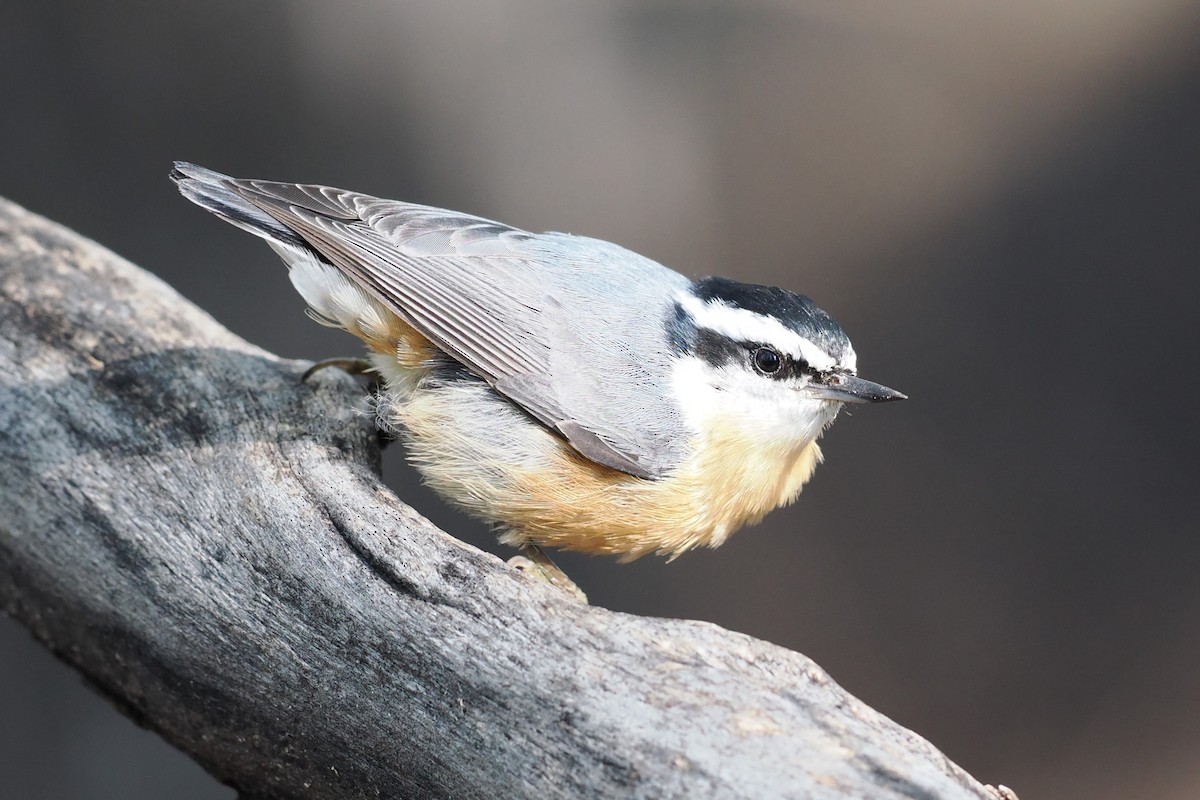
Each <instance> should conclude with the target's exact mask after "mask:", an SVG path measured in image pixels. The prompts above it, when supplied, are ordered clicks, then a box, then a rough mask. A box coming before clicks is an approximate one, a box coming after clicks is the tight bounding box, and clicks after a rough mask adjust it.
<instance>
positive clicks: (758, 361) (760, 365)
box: [754, 347, 783, 375]
mask: <svg viewBox="0 0 1200 800" xmlns="http://www.w3.org/2000/svg"><path fill="white" fill-rule="evenodd" d="M782 366H783V359H782V358H781V357H780V355H779V353H777V352H775V351H774V350H772V349H771V348H770V347H760V348H758V349H757V350H755V351H754V368H755V369H757V370H758V371H759V372H761V373H763V374H764V375H774V374H775V373H776V372H779V370H780V368H781V367H782Z"/></svg>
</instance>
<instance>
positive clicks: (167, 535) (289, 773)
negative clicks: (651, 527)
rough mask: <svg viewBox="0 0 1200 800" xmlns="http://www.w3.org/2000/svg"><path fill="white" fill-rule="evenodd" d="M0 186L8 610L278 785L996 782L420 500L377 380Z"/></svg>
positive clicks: (238, 780) (827, 684) (182, 733)
mask: <svg viewBox="0 0 1200 800" xmlns="http://www.w3.org/2000/svg"><path fill="white" fill-rule="evenodd" d="M304 366H305V365H304V364H300V363H296V362H291V361H285V360H281V359H279V358H277V357H275V356H272V355H271V354H269V353H265V352H263V351H262V350H259V349H257V348H255V347H253V346H251V345H249V344H247V343H245V342H243V341H241V340H240V339H238V338H237V337H235V336H233V335H232V334H230V333H229V332H227V331H226V330H224V329H223V328H221V327H220V326H219V325H218V324H217V323H216V322H214V321H213V320H212V319H210V318H209V317H208V316H206V315H205V314H204V313H202V312H201V311H199V310H197V309H196V308H195V307H193V306H191V305H190V304H189V303H187V302H186V301H184V300H183V299H182V298H180V297H179V296H178V295H177V294H176V293H175V292H173V291H172V290H171V289H170V288H168V287H167V286H165V285H164V284H163V283H162V282H160V281H159V280H157V279H156V278H154V277H152V276H151V275H149V274H147V273H145V272H143V271H141V270H139V269H138V268H136V267H134V266H133V265H131V264H129V263H127V262H125V261H123V260H121V259H120V258H118V257H116V256H114V255H112V254H111V253H109V252H107V251H106V250H104V249H103V248H101V247H99V246H98V245H96V244H94V243H92V242H89V241H87V240H85V239H82V238H80V237H79V236H77V235H75V234H73V233H71V232H70V231H67V230H64V229H62V228H60V227H58V226H56V225H53V224H51V223H49V222H47V221H45V220H43V219H41V218H39V217H37V216H35V215H32V214H30V213H28V212H26V211H24V210H22V209H20V208H18V207H16V206H13V205H11V204H8V203H5V202H4V201H0V605H2V607H3V609H4V610H5V611H6V612H7V613H9V614H11V615H13V616H15V617H16V618H17V619H19V620H20V621H21V622H23V623H24V624H25V625H26V626H28V627H29V629H30V630H31V631H32V632H33V633H34V635H35V636H36V637H37V638H38V639H39V640H40V641H41V642H42V643H43V644H44V645H45V646H47V647H48V648H50V649H51V650H53V651H54V652H55V653H57V654H58V655H59V656H60V657H61V658H62V659H64V660H65V661H67V662H68V663H70V664H72V665H73V666H74V667H75V668H76V669H78V670H79V671H80V672H81V673H83V674H84V675H86V676H87V678H88V679H89V680H90V681H91V682H92V683H93V684H94V685H95V686H96V687H98V688H99V689H100V690H101V691H102V692H104V693H105V694H107V695H108V696H109V697H110V698H111V699H112V700H113V701H114V702H115V703H116V705H117V706H118V707H119V708H120V709H121V710H122V711H123V712H124V713H126V714H128V715H129V716H130V717H132V718H133V719H135V720H136V721H138V722H139V723H140V724H142V725H145V726H146V727H148V728H150V729H152V730H155V731H157V732H158V733H160V734H161V735H162V736H163V737H165V738H166V739H167V740H169V741H170V742H172V743H173V744H175V745H176V746H178V747H179V748H181V749H182V750H184V751H185V752H187V753H189V754H190V755H191V756H192V757H194V758H195V759H196V760H197V761H199V762H200V763H201V764H202V765H203V766H204V767H205V768H206V769H207V770H208V771H209V772H211V773H212V774H213V775H214V776H216V777H217V778H218V779H219V780H221V781H223V782H225V783H227V784H229V785H230V786H233V787H235V788H237V789H238V790H240V791H242V792H243V793H245V794H246V795H252V796H255V797H261V798H350V797H372V798H374V797H389V798H425V797H454V798H471V797H477V798H488V799H489V800H491V799H493V798H516V797H536V798H549V797H570V798H601V797H613V798H629V797H644V798H660V797H685V798H704V797H720V798H768V797H797V798H800V797H803V798H833V797H838V798H841V797H868V798H898V797H908V798H984V797H988V796H989V795H988V794H987V793H986V792H985V789H984V787H982V786H981V785H979V784H978V783H977V782H975V781H974V780H973V779H972V778H971V777H969V776H968V775H967V774H966V773H964V772H963V771H962V770H961V769H959V768H958V767H956V766H955V765H954V764H952V763H950V761H949V760H948V759H946V757H945V756H943V755H942V754H941V753H939V752H938V751H937V750H936V749H934V748H933V747H932V746H931V745H930V744H929V743H927V742H926V741H924V740H923V739H921V738H920V737H919V736H917V735H915V734H913V733H911V732H909V731H907V730H905V729H903V728H901V727H900V726H898V725H896V724H895V723H893V722H891V721H890V720H888V719H886V718H885V717H883V716H881V715H880V714H878V713H876V712H874V711H872V710H871V709H870V708H868V707H866V706H865V705H863V704H862V703H861V702H859V701H858V700H856V699H854V698H853V697H850V696H849V695H847V694H846V693H845V692H844V691H843V690H842V689H841V688H840V687H838V686H837V685H836V684H834V683H833V682H832V681H831V680H830V679H829V677H828V676H827V675H826V674H825V673H824V672H822V671H821V670H820V669H819V668H818V667H817V666H816V665H814V664H813V663H812V662H811V661H809V660H808V659H807V658H805V657H804V656H801V655H799V654H797V653H792V652H789V651H787V650H784V649H782V648H779V647H776V646H773V645H770V644H767V643H765V642H760V641H756V640H754V639H751V638H749V637H747V636H743V635H740V634H736V633H730V632H728V631H725V630H722V629H720V628H717V627H715V626H713V625H709V624H703V623H698V622H687V621H679V620H664V619H643V618H637V617H633V616H629V615H625V614H617V613H612V612H609V611H606V610H604V609H600V608H592V607H588V606H585V605H581V604H578V603H576V602H574V601H572V600H570V599H568V598H567V597H566V596H565V595H563V594H562V593H560V592H558V591H557V590H554V589H552V588H550V587H548V586H544V585H541V584H538V583H536V582H534V581H532V580H531V579H529V578H527V577H526V576H523V575H521V574H519V573H517V572H516V571H514V570H512V569H509V568H508V567H506V566H505V565H504V564H503V563H502V562H501V561H500V560H498V559H497V558H495V557H493V556H490V555H487V554H484V553H481V552H479V551H477V550H475V549H473V548H471V547H468V546H466V545H464V544H462V543H461V542H459V541H457V540H455V539H454V538H452V537H450V536H448V535H447V534H445V533H442V532H441V531H439V530H437V529H435V528H434V527H433V526H432V525H430V524H429V523H428V522H426V521H425V520H424V519H422V518H421V517H419V516H418V515H417V514H416V513H414V512H413V511H412V510H411V509H410V508H408V507H407V506H405V505H404V504H403V503H401V502H400V501H399V500H397V499H396V497H395V496H393V495H392V494H391V492H389V491H388V490H387V489H386V488H385V487H384V485H383V484H382V483H381V482H380V479H379V474H378V448H377V442H376V440H375V438H374V431H373V430H372V429H371V427H370V421H369V419H368V418H366V417H365V416H363V415H361V414H358V413H356V412H355V410H354V409H355V407H356V406H357V405H358V404H360V403H361V389H360V388H358V387H357V386H356V385H355V384H354V383H353V381H351V380H350V379H349V378H347V377H345V376H344V375H341V374H340V373H337V372H336V371H334V370H329V371H327V372H326V373H323V374H321V375H320V377H319V378H318V379H315V380H313V381H311V382H309V383H302V382H301V381H300V380H299V376H300V373H301V372H302V371H303V368H304Z"/></svg>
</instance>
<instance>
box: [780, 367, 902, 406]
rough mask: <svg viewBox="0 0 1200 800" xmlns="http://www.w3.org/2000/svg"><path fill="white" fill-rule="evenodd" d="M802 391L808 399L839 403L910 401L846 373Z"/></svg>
mask: <svg viewBox="0 0 1200 800" xmlns="http://www.w3.org/2000/svg"><path fill="white" fill-rule="evenodd" d="M800 391H801V392H802V393H803V394H805V395H806V396H808V397H812V398H815V399H818V400H836V401H838V402H839V403H889V402H891V401H892V400H907V399H908V395H906V394H901V393H900V392H897V391H896V390H895V389H889V388H888V387H886V386H884V385H882V384H879V383H874V382H872V381H868V380H863V379H862V378H860V377H858V376H857V375H848V374H846V373H844V372H834V373H832V374H830V375H828V376H827V377H821V378H818V379H816V381H814V382H813V383H810V384H809V385H808V386H805V387H804V388H803V389H801V390H800Z"/></svg>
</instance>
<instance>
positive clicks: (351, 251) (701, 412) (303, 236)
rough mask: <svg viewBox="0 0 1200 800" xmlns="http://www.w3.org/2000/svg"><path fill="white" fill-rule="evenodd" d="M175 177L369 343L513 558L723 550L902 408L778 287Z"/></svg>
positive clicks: (428, 214)
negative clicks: (828, 434)
mask: <svg viewBox="0 0 1200 800" xmlns="http://www.w3.org/2000/svg"><path fill="white" fill-rule="evenodd" d="M171 177H172V179H173V180H174V181H175V182H176V183H177V184H178V186H179V190H180V191H181V192H182V193H183V195H184V196H185V197H187V198H188V199H189V200H192V201H193V202H195V203H197V204H199V205H201V206H203V207H204V208H206V209H208V210H209V211H211V212H213V213H214V214H216V215H218V216H219V217H221V218H223V219H225V220H226V221H228V222H231V223H233V224H234V225H236V226H238V227H239V228H242V229H244V230H247V231H249V232H250V233H253V234H255V235H256V236H260V237H262V238H263V239H266V241H267V243H268V244H269V245H270V246H271V247H272V248H273V249H274V250H275V252H276V253H278V254H279V256H280V257H281V258H282V259H283V260H284V261H285V262H286V263H287V265H288V267H289V272H290V275H291V280H292V284H293V285H294V286H295V287H296V290H297V291H299V292H300V295H301V296H302V297H303V298H304V300H305V301H306V302H307V303H308V306H309V309H310V310H311V314H312V316H313V317H315V318H316V319H317V321H319V322H321V323H323V324H326V325H330V326H333V327H337V328H342V329H344V330H347V331H349V332H350V333H353V334H354V335H356V336H358V337H359V338H361V339H362V340H363V341H364V342H366V344H367V346H368V347H369V348H370V356H369V359H370V362H371V363H372V365H373V369H374V370H375V371H377V372H378V374H379V376H380V378H381V380H382V389H381V392H380V398H379V403H378V408H379V417H380V423H381V425H382V426H383V427H385V428H386V429H389V430H393V431H395V432H397V433H398V434H399V436H400V437H401V438H402V439H403V440H404V442H405V446H406V449H407V453H408V458H409V459H410V460H411V461H412V463H413V464H414V465H415V466H416V467H417V469H418V470H419V471H420V472H421V474H422V475H423V476H424V479H425V480H426V481H427V482H428V484H429V485H430V486H431V487H432V488H433V489H434V490H435V491H436V492H437V493H438V494H439V495H441V496H442V497H443V498H444V499H445V500H447V501H448V502H450V503H452V504H453V505H455V506H458V507H459V508H462V509H464V510H466V511H467V512H469V513H470V514H472V515H474V516H476V517H479V518H480V519H483V520H485V521H488V522H491V523H494V524H496V525H497V526H499V528H500V529H501V531H502V533H501V539H502V540H503V541H505V542H508V543H511V544H514V545H519V546H520V545H548V546H551V547H556V548H562V549H566V550H579V551H583V552H588V553H609V554H614V555H617V556H620V557H622V558H623V559H634V558H637V557H639V556H642V555H645V554H647V553H659V554H664V555H668V556H676V555H678V554H680V553H682V552H684V551H685V550H688V549H690V548H693V547H700V546H704V547H716V546H717V545H719V544H721V543H722V542H723V541H725V539H726V537H728V536H729V534H731V533H732V532H733V531H735V530H737V529H738V528H740V527H741V526H742V525H745V524H748V523H754V522H757V521H758V520H760V519H761V518H762V517H763V515H764V514H766V513H767V512H768V511H771V510H772V509H774V508H777V507H779V506H782V505H786V504H788V503H790V502H792V500H794V499H795V498H796V495H797V494H798V493H799V492H800V488H801V487H802V486H803V485H804V483H805V482H806V481H807V480H808V479H809V477H810V476H811V475H812V472H813V469H814V468H815V467H816V465H817V463H818V462H819V461H820V460H821V450H820V448H819V447H818V446H817V439H818V437H819V436H820V435H821V433H822V431H824V429H825V428H826V427H827V426H828V425H829V424H830V423H831V422H833V419H834V417H835V416H837V413H838V410H839V409H840V408H841V407H842V405H843V404H845V403H880V402H886V401H889V400H899V399H903V398H904V395H902V394H900V393H899V392H897V391H894V390H892V389H889V388H887V387H885V386H881V385H879V384H877V383H872V382H870V381H867V380H863V379H862V378H859V377H858V376H857V375H856V374H855V368H856V358H855V354H854V348H852V347H851V346H850V340H849V339H848V338H847V337H846V334H845V333H844V332H843V331H842V329H841V327H840V326H839V325H838V324H837V323H836V322H834V321H833V319H832V318H831V317H830V316H829V315H828V314H826V313H825V312H824V311H822V310H821V309H819V308H817V306H816V305H815V304H814V303H813V302H812V301H811V300H810V299H809V298H807V297H804V296H802V295H798V294H794V293H792V292H789V291H786V290H784V289H778V288H773V287H767V286H754V285H749V284H744V283H738V282H735V281H732V280H728V279H725V278H704V279H702V280H696V281H693V280H690V279H688V278H686V277H684V276H683V275H681V274H679V273H678V272H675V271H673V270H670V269H667V268H666V267H664V266H662V265H660V264H657V263H655V262H654V261H651V260H650V259H647V258H643V257H642V256H639V255H637V254H635V253H632V252H630V251H628V250H625V249H624V248H621V247H618V246H617V245H614V244H609V243H608V242H603V241H599V240H596V239H589V238H584V237H581V236H572V235H568V234H563V233H540V234H538V233H528V232H526V231H523V230H519V229H517V228H512V227H510V226H508V225H503V224H500V223H498V222H492V221H489V220H485V219H480V218H478V217H472V216H469V215H466V214H459V213H456V212H453V211H444V210H442V209H437V208H430V207H428V206H420V205H413V204H411V203H400V202H396V201H393V200H382V199H379V198H377V197H370V196H368V195H364V194H359V193H357V192H349V191H344V190H341V189H332V188H328V187H323V186H309V185H301V184H293V183H273V182H269V181H258V180H243V179H236V178H231V177H229V176H227V175H222V174H220V173H217V172H213V171H212V170H208V169H204V168H203V167H198V166H195V165H193V164H187V163H182V162H180V163H177V164H176V165H175V170H174V171H173V172H172V173H171Z"/></svg>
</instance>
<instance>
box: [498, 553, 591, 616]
mask: <svg viewBox="0 0 1200 800" xmlns="http://www.w3.org/2000/svg"><path fill="white" fill-rule="evenodd" d="M521 552H522V553H523V555H519V556H513V557H512V558H510V559H509V560H508V565H509V566H510V567H512V568H513V569H517V570H520V571H521V572H524V573H525V574H527V575H531V576H533V577H534V578H537V579H538V580H540V581H545V582H546V583H548V584H550V585H551V586H554V587H556V588H558V589H561V590H562V591H564V592H566V593H567V594H569V595H570V596H571V597H573V598H575V599H576V600H578V601H579V602H581V603H583V604H584V605H586V604H587V601H588V599H587V595H586V594H584V593H583V590H582V589H580V588H579V587H578V586H576V585H575V581H573V580H571V579H570V578H568V577H567V573H565V572H563V571H562V570H561V569H559V567H558V565H557V564H555V563H554V562H553V561H551V560H550V556H548V555H546V552H545V551H544V550H542V548H540V547H538V546H537V545H535V544H526V545H523V546H522V547H521Z"/></svg>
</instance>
